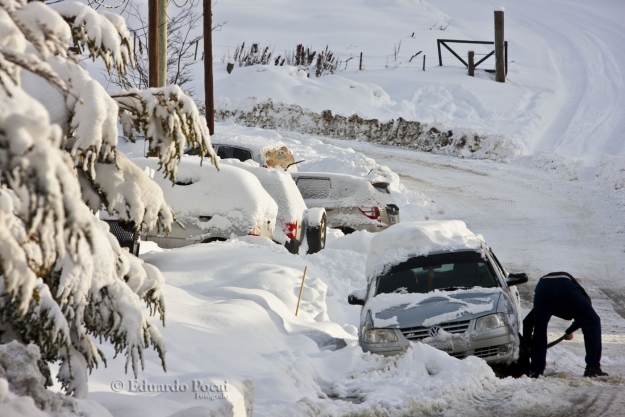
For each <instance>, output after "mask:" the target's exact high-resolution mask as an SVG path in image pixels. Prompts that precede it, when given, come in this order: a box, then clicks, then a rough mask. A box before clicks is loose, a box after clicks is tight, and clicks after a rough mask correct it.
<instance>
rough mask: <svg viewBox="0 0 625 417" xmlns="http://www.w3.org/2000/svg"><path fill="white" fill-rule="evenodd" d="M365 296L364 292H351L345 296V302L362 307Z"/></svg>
mask: <svg viewBox="0 0 625 417" xmlns="http://www.w3.org/2000/svg"><path fill="white" fill-rule="evenodd" d="M366 296H367V291H366V290H356V291H352V293H351V294H350V295H348V296H347V302H348V303H349V304H351V305H353V306H364V305H365V297H366Z"/></svg>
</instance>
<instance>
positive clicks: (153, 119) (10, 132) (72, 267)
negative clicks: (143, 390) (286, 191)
mask: <svg viewBox="0 0 625 417" xmlns="http://www.w3.org/2000/svg"><path fill="white" fill-rule="evenodd" d="M83 47H86V50H87V52H86V53H88V54H89V55H90V56H91V57H93V58H94V59H95V58H98V57H99V58H102V59H103V60H104V62H105V64H106V66H107V68H116V69H117V70H119V71H123V69H124V68H125V67H126V66H127V65H132V63H133V61H132V56H133V54H132V42H130V36H129V32H128V31H127V29H126V27H125V23H124V21H123V19H121V18H120V17H119V16H116V15H114V14H111V13H108V12H96V11H94V10H93V9H91V8H89V7H88V6H85V5H83V4H79V3H72V2H63V3H58V4H55V5H54V7H49V6H47V5H45V4H44V3H41V2H36V1H35V2H30V3H28V2H26V0H0V344H6V343H9V342H11V341H13V340H17V341H19V342H20V343H22V344H28V343H32V344H35V345H37V346H38V347H39V349H40V351H41V357H42V359H43V360H44V361H57V360H58V361H60V371H59V374H58V375H57V378H58V379H59V380H60V381H61V383H62V385H63V387H64V388H65V389H66V392H67V393H69V394H74V395H76V396H84V395H85V394H86V389H87V384H86V379H87V373H88V371H89V370H91V369H92V368H93V367H95V366H97V365H98V363H99V357H101V358H102V359H103V360H104V357H103V355H102V353H101V352H100V351H99V349H98V348H97V346H96V345H95V343H94V342H93V340H92V339H91V336H93V337H96V338H99V339H101V340H104V341H108V342H110V343H111V344H112V345H113V346H114V348H115V351H116V353H122V354H124V355H125V356H126V361H127V362H126V369H128V365H131V366H132V369H133V371H134V373H135V375H136V373H137V372H138V370H139V368H140V367H141V366H142V365H143V351H144V350H145V349H146V348H148V347H150V346H151V347H153V348H154V349H155V350H156V351H158V353H159V355H160V356H161V359H162V361H163V366H164V365H165V362H164V353H165V346H164V342H163V340H162V338H161V336H160V333H159V331H158V329H157V328H156V327H155V326H154V325H153V324H151V323H150V322H149V321H148V320H147V318H146V317H145V316H144V314H143V312H142V307H141V300H143V301H144V302H145V303H146V304H147V305H148V306H149V308H150V311H151V312H152V313H158V314H159V315H160V317H161V320H163V322H164V318H165V304H164V298H163V293H162V286H163V276H162V275H161V273H160V272H159V271H158V269H156V268H155V267H153V266H151V265H148V264H144V263H143V261H141V260H139V259H138V258H136V257H134V256H133V255H131V254H130V253H128V252H127V251H124V250H122V249H121V248H120V246H119V244H118V242H117V240H116V239H115V237H114V236H113V235H112V234H110V233H109V232H108V226H107V224H106V223H104V222H101V221H100V220H99V219H98V218H97V216H95V215H94V212H97V210H99V209H100V208H101V207H105V208H106V209H107V210H108V211H109V212H110V213H111V214H114V215H117V216H118V217H119V218H120V219H122V220H127V221H129V222H130V221H132V222H134V223H135V224H136V225H137V226H136V227H142V226H145V227H147V228H150V229H151V228H154V227H158V228H159V229H163V230H165V231H167V230H169V229H170V227H171V224H172V222H173V216H172V210H171V208H170V207H169V206H168V205H167V203H166V202H165V201H164V199H163V195H162V192H161V191H160V188H159V187H158V186H157V185H156V184H155V183H153V181H151V180H150V179H149V178H148V176H147V174H145V173H144V172H143V171H142V170H141V169H139V168H138V167H137V166H136V165H134V164H133V163H132V162H130V161H129V160H128V159H127V158H126V157H125V156H124V155H123V154H121V153H120V152H118V150H117V141H118V129H117V124H118V118H119V119H120V121H121V123H122V125H123V126H124V130H125V131H126V132H127V133H131V130H132V129H133V128H134V129H135V130H141V131H143V132H144V134H145V137H146V138H147V140H148V141H149V147H150V149H151V150H158V153H159V155H160V168H161V169H162V170H163V171H164V174H165V175H167V176H168V177H169V178H173V177H174V176H175V173H176V168H177V165H178V162H179V160H180V158H181V156H182V151H183V148H184V147H185V146H198V147H200V148H201V149H202V150H203V151H202V152H200V154H204V153H205V152H207V151H208V152H212V148H211V146H210V138H209V133H208V129H207V126H206V121H205V120H204V118H203V117H201V116H200V115H199V113H198V111H197V108H196V106H195V104H194V103H193V101H192V100H191V99H189V98H188V97H187V96H185V95H184V94H183V93H182V92H181V90H180V89H179V88H178V87H176V86H168V87H163V88H156V89H149V90H145V91H141V90H131V91H121V92H118V93H115V94H113V95H109V94H108V93H107V92H106V91H105V90H104V88H103V87H102V85H101V84H99V83H98V82H97V81H95V80H93V79H92V78H91V77H90V75H89V73H88V72H87V71H86V70H85V69H83V68H82V67H81V66H80V65H79V61H80V56H79V55H76V53H80V51H81V49H82V48H83ZM74 51H76V52H74ZM211 161H212V162H213V163H214V162H215V157H214V155H212V153H211ZM0 388H1V387H0ZM0 391H1V389H0Z"/></svg>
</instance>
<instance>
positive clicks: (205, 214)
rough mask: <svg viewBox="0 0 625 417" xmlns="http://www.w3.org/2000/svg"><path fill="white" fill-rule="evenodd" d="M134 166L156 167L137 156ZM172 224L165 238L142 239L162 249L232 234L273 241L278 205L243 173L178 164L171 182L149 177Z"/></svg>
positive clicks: (152, 160)
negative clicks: (172, 217) (167, 207)
mask: <svg viewBox="0 0 625 417" xmlns="http://www.w3.org/2000/svg"><path fill="white" fill-rule="evenodd" d="M133 162H134V163H135V164H137V165H138V166H139V167H141V168H143V169H145V168H149V169H150V170H151V171H156V170H157V169H158V159H157V158H136V159H133ZM153 179H154V181H156V183H157V184H158V185H159V186H160V187H161V189H162V190H163V194H164V196H165V201H167V203H168V204H169V205H170V206H171V207H172V209H173V210H174V214H175V216H176V220H178V221H179V222H180V223H182V225H183V226H184V228H182V227H180V226H178V225H177V224H174V225H173V226H172V230H171V232H170V233H169V235H165V234H164V233H160V232H157V231H156V230H152V231H149V232H148V233H146V234H144V235H143V236H142V237H143V239H144V240H149V241H154V242H156V243H157V244H158V245H159V246H160V247H162V248H179V247H182V246H187V245H192V244H194V243H209V242H213V241H217V240H227V239H230V238H233V237H237V236H246V235H253V236H264V237H266V238H269V239H273V231H274V228H275V225H276V215H277V213H278V206H277V204H276V202H275V201H274V200H273V199H272V198H271V196H270V195H269V194H267V192H266V191H265V190H264V188H263V187H262V185H261V184H260V182H259V181H258V179H257V178H256V177H255V176H254V175H252V174H250V173H249V172H247V171H244V170H242V169H240V168H236V167H233V166H229V165H223V166H221V167H220V170H219V171H217V169H216V168H215V166H213V165H211V164H208V163H206V164H204V165H203V166H200V165H199V163H198V161H197V159H195V158H189V159H183V160H181V161H180V165H179V166H178V173H177V175H176V183H175V185H174V186H172V183H171V181H169V179H167V178H163V175H162V173H160V172H156V173H155V175H153Z"/></svg>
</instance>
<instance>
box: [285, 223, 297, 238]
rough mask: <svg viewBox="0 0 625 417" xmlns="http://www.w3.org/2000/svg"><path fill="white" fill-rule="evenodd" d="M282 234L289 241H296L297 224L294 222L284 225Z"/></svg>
mask: <svg viewBox="0 0 625 417" xmlns="http://www.w3.org/2000/svg"><path fill="white" fill-rule="evenodd" d="M284 233H285V234H286V237H288V238H289V239H297V222H296V221H295V222H292V223H287V224H285V225H284Z"/></svg>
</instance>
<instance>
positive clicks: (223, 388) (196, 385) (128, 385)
mask: <svg viewBox="0 0 625 417" xmlns="http://www.w3.org/2000/svg"><path fill="white" fill-rule="evenodd" d="M111 390H113V392H122V391H124V392H131V393H137V394H143V393H151V394H156V393H162V392H173V393H182V394H185V393H192V394H193V397H194V398H195V399H196V400H210V401H215V400H227V399H228V381H224V382H223V384H215V383H213V382H212V381H211V382H205V381H201V380H199V379H194V380H191V381H189V382H180V381H179V380H177V379H176V380H174V381H173V382H159V383H153V382H149V381H146V380H132V379H128V380H126V381H122V380H121V379H117V380H115V381H113V382H111Z"/></svg>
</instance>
